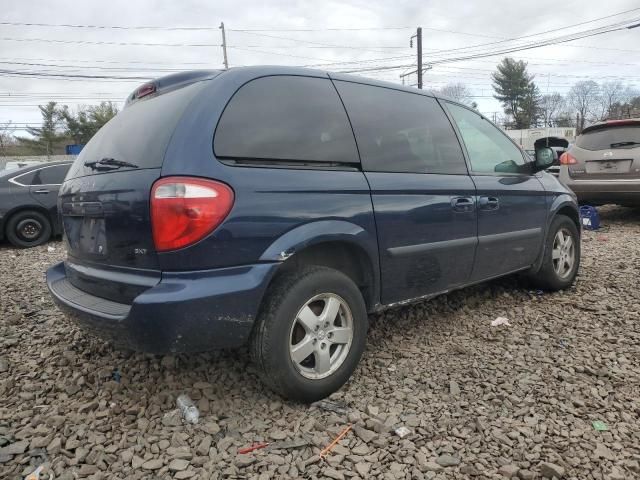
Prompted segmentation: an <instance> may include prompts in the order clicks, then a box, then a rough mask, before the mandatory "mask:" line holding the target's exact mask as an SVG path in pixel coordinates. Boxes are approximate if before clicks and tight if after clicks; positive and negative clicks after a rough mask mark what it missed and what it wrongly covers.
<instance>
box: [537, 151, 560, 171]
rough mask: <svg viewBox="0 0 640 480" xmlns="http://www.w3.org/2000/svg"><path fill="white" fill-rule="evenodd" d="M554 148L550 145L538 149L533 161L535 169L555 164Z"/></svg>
mask: <svg viewBox="0 0 640 480" xmlns="http://www.w3.org/2000/svg"><path fill="white" fill-rule="evenodd" d="M554 158H555V157H554V155H553V150H552V149H551V148H549V147H542V148H539V149H538V150H536V159H535V161H534V162H533V171H534V172H539V171H541V170H545V169H547V168H549V167H550V166H551V165H553V160H554Z"/></svg>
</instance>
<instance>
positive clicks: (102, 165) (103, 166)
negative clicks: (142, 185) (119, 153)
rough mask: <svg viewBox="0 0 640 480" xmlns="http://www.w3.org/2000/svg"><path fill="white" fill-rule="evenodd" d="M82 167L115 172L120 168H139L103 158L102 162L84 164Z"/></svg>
mask: <svg viewBox="0 0 640 480" xmlns="http://www.w3.org/2000/svg"><path fill="white" fill-rule="evenodd" d="M84 166H85V167H89V168H92V169H94V170H115V169H118V168H121V167H129V168H140V167H138V165H136V164H134V163H129V162H123V161H122V160H116V159H115V158H103V159H102V160H98V161H94V162H84Z"/></svg>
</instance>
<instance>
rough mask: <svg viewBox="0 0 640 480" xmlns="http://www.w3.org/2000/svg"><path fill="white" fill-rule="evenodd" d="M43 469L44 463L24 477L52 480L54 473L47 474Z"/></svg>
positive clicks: (36, 479)
mask: <svg viewBox="0 0 640 480" xmlns="http://www.w3.org/2000/svg"><path fill="white" fill-rule="evenodd" d="M43 470H44V465H40V466H39V467H38V468H36V469H35V470H34V471H33V472H31V473H30V474H29V475H27V476H26V477H24V480H52V479H53V474H52V473H48V475H47V472H43ZM41 474H42V475H41Z"/></svg>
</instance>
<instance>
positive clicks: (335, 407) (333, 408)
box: [311, 400, 349, 415]
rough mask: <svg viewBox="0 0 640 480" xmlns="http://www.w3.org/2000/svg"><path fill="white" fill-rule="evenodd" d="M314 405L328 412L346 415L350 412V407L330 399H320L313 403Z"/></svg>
mask: <svg viewBox="0 0 640 480" xmlns="http://www.w3.org/2000/svg"><path fill="white" fill-rule="evenodd" d="M311 406H312V407H318V408H320V409H322V410H327V411H328V412H333V413H337V414H338V415H346V414H347V413H349V407H348V406H347V405H346V404H344V403H340V402H332V401H330V400H319V401H317V402H313V403H312V404H311Z"/></svg>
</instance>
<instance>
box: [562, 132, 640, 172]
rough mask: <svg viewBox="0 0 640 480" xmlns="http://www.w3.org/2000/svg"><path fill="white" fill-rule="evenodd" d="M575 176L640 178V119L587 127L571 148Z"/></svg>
mask: <svg viewBox="0 0 640 480" xmlns="http://www.w3.org/2000/svg"><path fill="white" fill-rule="evenodd" d="M569 153H570V154H571V156H572V157H573V158H575V160H576V162H575V163H573V164H570V165H569V169H568V171H569V176H570V177H571V178H572V179H574V180H633V179H640V121H632V120H630V121H615V122H606V123H604V124H598V125H594V126H592V127H589V128H586V129H585V130H584V131H583V133H582V134H581V135H579V136H578V137H577V138H576V144H575V145H574V146H573V148H572V149H571V150H570V152H569Z"/></svg>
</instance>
